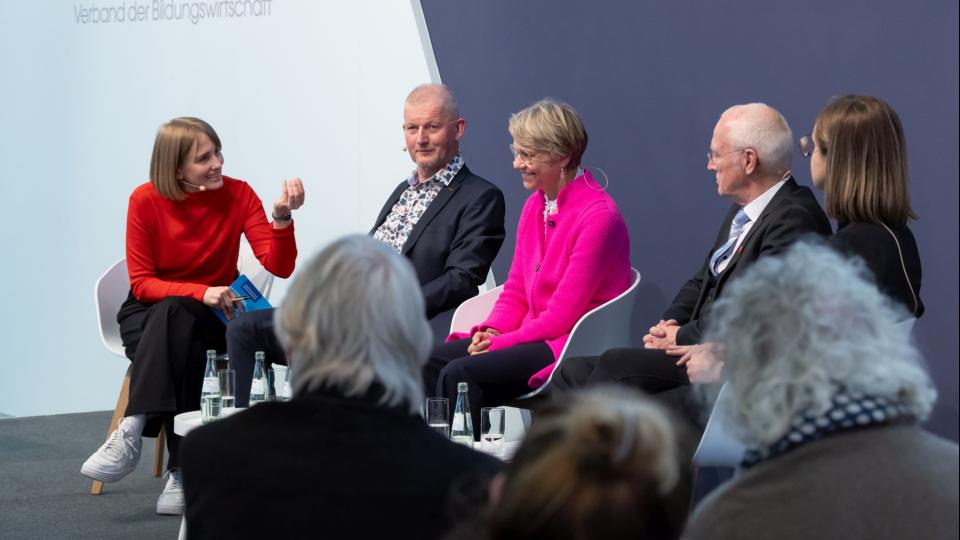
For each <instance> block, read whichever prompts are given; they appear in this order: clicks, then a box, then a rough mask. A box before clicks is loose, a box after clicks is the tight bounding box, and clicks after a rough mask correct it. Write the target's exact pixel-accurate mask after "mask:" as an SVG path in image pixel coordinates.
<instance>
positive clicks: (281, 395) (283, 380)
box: [273, 364, 293, 401]
mask: <svg viewBox="0 0 960 540" xmlns="http://www.w3.org/2000/svg"><path fill="white" fill-rule="evenodd" d="M273 376H274V380H273V391H274V393H276V395H277V400H278V401H289V400H290V398H292V397H293V392H292V391H291V390H290V382H291V380H290V368H288V367H287V366H284V365H281V364H274V366H273Z"/></svg>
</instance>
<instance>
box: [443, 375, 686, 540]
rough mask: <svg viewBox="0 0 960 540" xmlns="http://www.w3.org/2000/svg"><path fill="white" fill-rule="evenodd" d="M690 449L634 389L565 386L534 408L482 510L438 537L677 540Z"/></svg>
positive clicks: (668, 419) (679, 431) (678, 427)
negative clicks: (558, 396)
mask: <svg viewBox="0 0 960 540" xmlns="http://www.w3.org/2000/svg"><path fill="white" fill-rule="evenodd" d="M692 450H693V447H692V442H691V439H690V437H689V434H688V433H687V432H686V431H685V430H684V429H683V425H682V424H681V423H678V422H677V421H676V420H675V419H674V418H673V417H672V414H671V413H670V411H668V410H667V409H665V408H664V407H663V406H662V405H660V404H659V403H657V402H655V401H653V400H652V399H651V398H649V397H646V396H644V395H643V394H641V393H639V392H637V391H636V390H632V389H629V388H625V387H598V388H595V389H590V390H586V391H583V392H577V393H574V394H572V395H571V396H568V397H567V398H565V399H563V400H557V401H556V402H555V403H553V404H552V405H549V406H546V407H544V408H542V409H540V410H538V413H537V419H536V422H534V423H533V425H532V427H531V428H530V431H529V432H528V433H527V436H526V438H525V439H524V440H523V443H522V444H521V446H520V448H519V450H518V451H517V453H516V454H515V455H514V457H513V460H512V461H511V462H510V464H509V465H508V466H507V467H506V469H505V470H504V472H503V473H501V474H500V475H498V476H497V478H496V479H495V480H494V482H493V483H492V485H491V489H490V495H491V497H490V503H489V505H488V507H487V508H486V509H485V510H483V511H481V512H480V514H479V516H478V519H477V520H476V521H475V522H472V523H468V524H466V525H465V526H462V527H460V528H458V529H457V530H456V531H455V532H453V533H451V534H450V535H449V536H448V537H447V538H448V540H453V539H456V540H467V539H471V540H481V539H483V540H512V539H518V540H519V539H523V540H530V539H551V540H568V539H569V540H575V539H576V540H580V539H583V540H586V539H593V538H602V539H604V540H617V539H620V538H622V539H634V538H651V539H658V540H659V539H664V540H666V539H673V538H679V536H680V533H681V532H682V530H683V527H684V523H685V521H686V518H687V513H688V511H689V507H690V496H691V490H692V470H691V466H690V459H691V455H692ZM474 511H475V512H476V509H474Z"/></svg>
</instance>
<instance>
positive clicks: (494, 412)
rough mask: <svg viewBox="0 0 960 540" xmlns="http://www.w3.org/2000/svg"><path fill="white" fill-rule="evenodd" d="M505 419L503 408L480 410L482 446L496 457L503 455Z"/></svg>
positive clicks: (484, 408)
mask: <svg viewBox="0 0 960 540" xmlns="http://www.w3.org/2000/svg"><path fill="white" fill-rule="evenodd" d="M505 417H506V411H505V410H504V408H503V407H483V408H482V409H480V446H481V447H483V448H485V449H487V450H489V452H490V453H492V454H494V455H496V456H499V455H501V453H502V448H503V428H504V423H505V422H504V419H505Z"/></svg>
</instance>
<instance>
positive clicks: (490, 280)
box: [477, 268, 497, 294]
mask: <svg viewBox="0 0 960 540" xmlns="http://www.w3.org/2000/svg"><path fill="white" fill-rule="evenodd" d="M496 286H497V279H496V278H495V277H493V268H491V269H490V270H489V271H488V272H487V280H486V281H484V282H483V283H481V284H480V286H479V287H477V289H479V291H480V294H482V293H485V292H487V291H491V290H493V289H494V287H496Z"/></svg>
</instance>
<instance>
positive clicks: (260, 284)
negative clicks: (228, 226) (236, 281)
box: [237, 240, 273, 300]
mask: <svg viewBox="0 0 960 540" xmlns="http://www.w3.org/2000/svg"><path fill="white" fill-rule="evenodd" d="M237 272H239V273H241V274H244V275H246V276H247V279H249V280H250V282H251V283H253V285H254V287H256V288H257V290H259V291H260V294H262V295H263V297H264V298H266V299H267V300H269V299H270V291H271V290H272V289H273V274H271V273H270V272H268V271H267V269H266V268H264V267H263V265H261V264H260V261H259V260H257V256H256V255H254V254H253V249H252V248H251V247H250V244H248V243H247V242H246V241H245V240H244V241H241V242H240V256H239V257H238V258H237Z"/></svg>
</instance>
